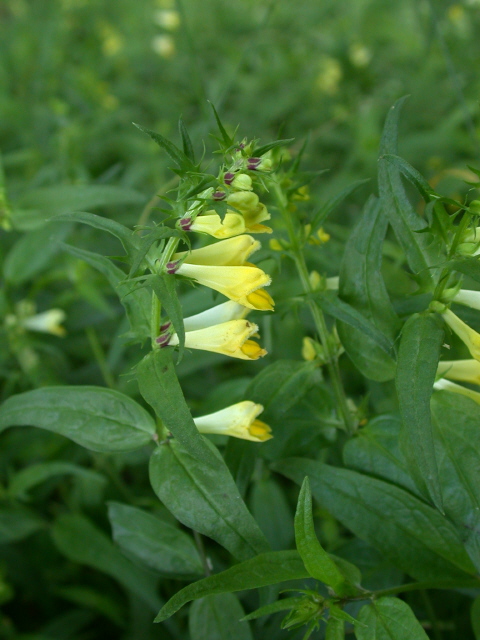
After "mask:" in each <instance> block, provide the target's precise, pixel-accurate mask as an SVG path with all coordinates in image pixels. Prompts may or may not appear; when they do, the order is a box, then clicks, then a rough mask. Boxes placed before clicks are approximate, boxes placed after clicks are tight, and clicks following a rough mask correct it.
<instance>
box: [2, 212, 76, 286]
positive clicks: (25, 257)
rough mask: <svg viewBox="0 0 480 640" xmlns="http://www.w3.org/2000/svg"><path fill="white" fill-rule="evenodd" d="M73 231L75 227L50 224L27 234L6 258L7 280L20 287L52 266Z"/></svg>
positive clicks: (5, 275)
mask: <svg viewBox="0 0 480 640" xmlns="http://www.w3.org/2000/svg"><path fill="white" fill-rule="evenodd" d="M72 229H73V225H61V224H60V225H59V224H55V223H50V224H46V225H45V226H44V227H42V228H41V229H36V230H35V231H30V232H29V233H26V234H25V235H24V236H22V237H21V238H20V239H19V240H17V242H16V243H15V244H14V245H13V247H12V248H11V249H10V251H9V252H8V254H7V257H6V258H5V262H4V265H3V274H4V277H5V279H6V280H8V281H9V282H11V283H12V284H14V285H20V284H23V283H24V282H27V281H28V280H30V279H31V278H33V277H34V276H37V275H38V274H39V273H41V272H42V271H43V270H44V269H46V267H48V266H49V264H51V262H52V260H53V258H54V257H55V255H56V254H57V253H58V251H59V249H60V245H61V242H62V241H63V240H65V238H66V237H67V236H68V234H69V233H70V232H71V231H72Z"/></svg>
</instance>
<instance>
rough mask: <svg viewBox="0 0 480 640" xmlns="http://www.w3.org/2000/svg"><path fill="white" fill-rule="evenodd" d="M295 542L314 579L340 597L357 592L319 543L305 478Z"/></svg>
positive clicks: (296, 521) (297, 513)
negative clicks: (330, 588)
mask: <svg viewBox="0 0 480 640" xmlns="http://www.w3.org/2000/svg"><path fill="white" fill-rule="evenodd" d="M295 542H296V544H297V549H298V552H299V554H300V555H301V557H302V560H303V564H304V565H305V567H306V569H307V571H308V572H309V573H310V575H311V576H312V578H316V579H317V580H320V581H321V582H323V583H324V584H326V585H328V586H329V587H332V589H333V590H334V591H335V593H336V594H337V595H339V596H343V595H348V594H350V595H351V594H352V593H355V592H356V591H357V590H356V589H355V588H352V586H351V585H348V584H347V581H346V580H345V577H344V576H343V574H342V572H341V571H340V569H339V568H338V567H337V565H336V564H335V562H334V561H333V560H332V558H331V557H330V556H329V555H328V553H327V552H326V551H325V549H324V548H323V547H322V545H321V544H320V542H319V541H318V538H317V535H316V533H315V527H314V524H313V515H312V494H311V492H310V484H309V482H308V478H305V480H304V481H303V484H302V488H301V489H300V495H299V496H298V504H297V512H296V514H295Z"/></svg>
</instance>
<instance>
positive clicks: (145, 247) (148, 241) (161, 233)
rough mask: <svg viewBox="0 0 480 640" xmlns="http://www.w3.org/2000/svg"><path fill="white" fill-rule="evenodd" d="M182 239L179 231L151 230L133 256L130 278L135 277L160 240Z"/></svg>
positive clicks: (166, 228) (164, 228)
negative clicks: (151, 249) (149, 252)
mask: <svg viewBox="0 0 480 640" xmlns="http://www.w3.org/2000/svg"><path fill="white" fill-rule="evenodd" d="M174 237H176V238H180V237H181V234H180V232H179V231H177V229H169V228H168V227H163V228H162V227H161V228H159V229H152V230H149V232H148V234H147V235H145V236H144V237H142V238H141V239H140V242H139V243H138V249H137V251H135V253H134V254H133V256H132V264H131V267H130V271H129V273H128V275H129V277H132V276H134V275H135V274H136V273H137V271H138V270H139V269H140V267H142V266H144V265H142V263H143V261H144V260H145V257H146V256H147V254H148V251H149V249H150V247H151V246H152V245H153V244H154V243H155V242H158V241H159V240H163V239H165V238H174Z"/></svg>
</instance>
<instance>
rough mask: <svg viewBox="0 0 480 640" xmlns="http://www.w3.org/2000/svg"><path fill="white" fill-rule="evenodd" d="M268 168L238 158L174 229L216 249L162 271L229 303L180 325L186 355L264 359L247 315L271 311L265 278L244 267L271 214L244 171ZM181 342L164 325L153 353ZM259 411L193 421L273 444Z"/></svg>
mask: <svg viewBox="0 0 480 640" xmlns="http://www.w3.org/2000/svg"><path fill="white" fill-rule="evenodd" d="M240 156H241V157H240ZM270 166H271V165H270V164H269V161H268V159H262V158H244V157H243V156H242V154H239V159H238V160H237V161H236V162H235V163H234V165H233V167H230V168H229V170H227V171H224V172H222V173H221V175H220V178H219V182H220V186H218V187H217V188H216V189H214V188H209V189H206V190H205V191H203V192H202V193H201V194H199V195H198V196H197V199H196V200H194V202H193V203H192V204H190V206H188V208H186V211H185V213H184V214H183V215H182V216H181V217H180V218H179V220H178V222H177V228H179V229H181V230H182V231H185V232H197V233H201V234H207V235H209V236H212V237H213V238H215V239H217V240H218V242H214V243H213V244H209V245H207V246H204V247H202V248H199V249H193V250H190V251H181V252H177V253H173V255H169V259H168V261H167V262H166V264H165V272H166V273H167V274H170V275H172V276H174V275H180V276H184V277H187V278H190V279H191V280H193V281H194V282H196V283H198V284H200V285H203V286H206V287H209V288H210V289H213V290H214V291H217V292H219V293H221V294H222V295H224V296H225V297H226V298H228V301H227V302H223V303H222V304H219V305H217V306H215V307H213V308H210V309H208V310H206V311H204V312H202V313H199V314H196V315H194V316H191V317H188V318H184V328H185V346H186V347H187V348H189V349H202V350H204V351H211V352H213V353H220V354H223V355H226V356H229V357H232V358H238V359H241V360H257V359H258V358H261V357H263V356H264V355H266V353H267V352H266V351H265V349H263V348H262V347H261V346H260V345H259V344H258V342H256V341H255V340H254V339H253V338H258V337H259V335H258V326H257V325H256V324H255V323H253V322H250V321H249V320H247V319H246V316H247V314H248V313H250V311H252V310H255V311H273V307H274V301H273V299H272V297H271V296H270V294H269V293H268V292H267V290H266V287H268V285H270V283H271V278H270V276H269V275H268V274H266V273H265V272H264V271H262V269H260V268H259V267H257V266H255V265H254V264H252V263H250V262H249V261H248V260H249V259H250V256H251V255H252V254H253V253H254V252H255V251H257V250H258V249H259V248H260V242H259V241H258V240H256V239H255V238H253V236H252V235H250V234H251V233H270V232H271V229H270V228H269V227H266V226H264V225H263V224H261V223H263V222H264V221H266V220H268V219H270V214H269V213H268V211H267V208H266V206H265V205H264V204H262V203H261V202H260V199H259V197H258V195H257V194H256V193H254V192H253V181H252V178H251V177H250V175H248V173H246V172H245V171H251V172H254V171H262V170H263V171H267V170H269V169H270ZM219 202H220V203H222V206H224V207H225V205H226V210H225V209H224V210H223V218H222V217H221V215H220V213H217V211H216V210H215V209H214V208H213V207H214V206H215V205H217V204H218V203H219ZM247 232H248V233H247ZM179 343H180V339H179V336H178V335H177V334H176V333H175V332H174V330H173V327H172V325H171V323H170V322H166V323H164V324H162V325H161V327H160V335H159V336H158V337H157V339H156V344H157V346H158V347H159V348H164V347H166V346H177V345H179ZM262 410H263V407H262V406H261V405H259V404H255V403H253V402H250V401H245V402H241V403H239V404H236V405H233V406H231V407H227V408H226V409H223V410H222V411H219V412H217V413H215V414H211V415H209V416H203V417H201V418H196V419H195V422H196V424H197V427H198V429H199V431H201V432H202V433H222V434H227V435H233V436H236V437H239V438H244V439H247V440H253V441H255V442H262V441H264V440H268V439H269V438H271V437H272V436H271V435H270V431H271V430H270V428H269V427H268V425H266V424H265V423H263V422H260V421H259V420H257V419H256V418H257V416H258V415H259V413H260V412H261V411H262Z"/></svg>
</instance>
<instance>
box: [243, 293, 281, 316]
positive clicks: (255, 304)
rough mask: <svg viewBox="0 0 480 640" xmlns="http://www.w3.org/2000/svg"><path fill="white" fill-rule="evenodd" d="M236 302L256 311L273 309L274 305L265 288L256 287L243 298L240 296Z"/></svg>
mask: <svg viewBox="0 0 480 640" xmlns="http://www.w3.org/2000/svg"><path fill="white" fill-rule="evenodd" d="M238 302H239V303H240V304H243V305H245V306H246V307H249V308H250V309H256V310H257V311H273V307H274V306H275V302H274V300H273V298H272V296H271V295H270V294H269V293H267V292H266V291H265V289H257V290H256V291H254V292H253V293H249V294H248V295H247V296H245V297H244V298H240V299H239V300H238Z"/></svg>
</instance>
